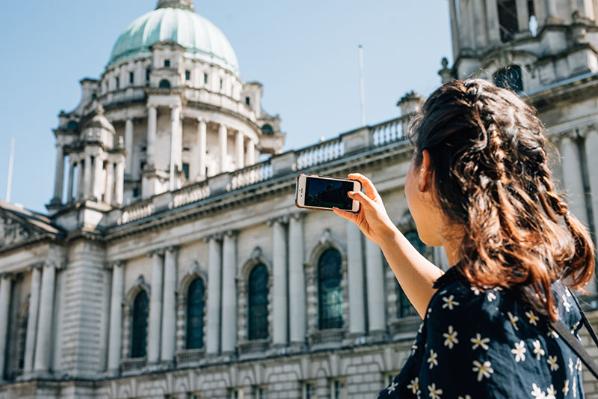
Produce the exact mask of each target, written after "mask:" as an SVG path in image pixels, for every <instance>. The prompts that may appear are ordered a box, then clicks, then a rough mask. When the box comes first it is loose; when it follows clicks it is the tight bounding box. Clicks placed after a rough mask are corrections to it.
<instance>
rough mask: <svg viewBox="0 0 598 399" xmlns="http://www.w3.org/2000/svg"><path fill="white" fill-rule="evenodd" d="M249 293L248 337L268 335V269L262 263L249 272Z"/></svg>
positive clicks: (258, 337)
mask: <svg viewBox="0 0 598 399" xmlns="http://www.w3.org/2000/svg"><path fill="white" fill-rule="evenodd" d="M248 284H249V287H248V290H247V293H248V301H247V302H248V305H249V306H248V312H247V318H248V323H247V324H248V330H249V331H248V334H247V335H248V338H249V339H250V340H252V339H263V338H267V337H268V269H267V268H266V265H264V264H262V263H260V264H259V265H257V266H255V267H254V268H253V270H252V271H251V273H250V274H249V282H248Z"/></svg>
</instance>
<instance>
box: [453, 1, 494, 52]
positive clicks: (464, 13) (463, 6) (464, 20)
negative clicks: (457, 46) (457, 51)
mask: <svg viewBox="0 0 598 399" xmlns="http://www.w3.org/2000/svg"><path fill="white" fill-rule="evenodd" d="M494 1H496V0H494ZM459 5H460V7H459V8H460V10H459V15H460V17H461V20H460V21H459V27H460V28H461V29H459V33H460V35H459V38H460V39H461V46H463V48H468V49H472V48H473V35H472V33H473V32H472V31H473V26H472V18H471V16H472V13H473V7H472V5H471V2H468V1H460V2H459Z"/></svg>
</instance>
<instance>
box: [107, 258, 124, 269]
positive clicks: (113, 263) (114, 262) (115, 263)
mask: <svg viewBox="0 0 598 399" xmlns="http://www.w3.org/2000/svg"><path fill="white" fill-rule="evenodd" d="M125 263H126V262H125V261H124V260H122V259H116V260H111V261H108V262H106V263H105V265H104V267H105V268H106V269H108V270H112V269H117V268H119V267H123V266H124V265H125Z"/></svg>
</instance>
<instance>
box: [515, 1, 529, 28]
mask: <svg viewBox="0 0 598 399" xmlns="http://www.w3.org/2000/svg"><path fill="white" fill-rule="evenodd" d="M527 2H528V0H516V3H515V6H516V10H517V25H518V27H519V29H518V31H519V32H529V11H528V8H527Z"/></svg>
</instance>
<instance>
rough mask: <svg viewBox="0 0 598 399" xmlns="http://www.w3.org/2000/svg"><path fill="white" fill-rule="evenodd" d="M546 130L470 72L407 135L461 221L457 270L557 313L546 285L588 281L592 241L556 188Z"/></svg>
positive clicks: (431, 101) (440, 196)
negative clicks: (424, 155) (426, 156)
mask: <svg viewBox="0 0 598 399" xmlns="http://www.w3.org/2000/svg"><path fill="white" fill-rule="evenodd" d="M544 133H545V128H544V126H543V124H542V122H541V121H540V119H539V118H538V116H537V113H536V111H535V109H534V108H533V107H531V106H530V105H528V104H526V103H525V102H524V101H523V100H522V99H520V98H519V97H518V96H517V95H516V94H515V93H513V92H512V91H510V90H507V89H502V88H499V87H497V86H495V85H493V84H492V83H490V82H488V81H485V80H482V79H467V80H454V81H451V82H448V83H446V84H444V85H442V86H441V87H440V88H438V89H437V90H436V91H435V92H434V93H432V95H431V96H430V97H429V98H428V99H427V100H426V102H425V103H424V105H423V107H422V109H421V111H420V112H419V113H418V115H416V116H415V118H414V119H413V120H412V122H411V125H410V129H409V138H410V140H411V142H412V143H413V145H414V148H415V153H414V162H415V165H416V166H417V167H419V166H421V162H422V151H423V150H424V149H427V150H428V151H429V153H430V159H431V168H432V171H433V176H434V178H433V181H434V188H435V190H434V198H435V200H436V201H437V202H438V204H439V206H440V207H441V209H442V211H443V213H444V214H445V215H446V216H447V217H448V220H449V221H450V223H451V224H456V225H460V226H462V227H463V231H464V235H463V237H460V239H461V240H462V241H461V247H460V251H461V253H460V256H461V259H462V260H463V262H459V263H458V265H457V266H456V267H458V268H459V271H460V272H461V273H462V274H463V275H464V276H465V277H466V278H467V279H468V281H469V282H470V283H471V284H472V285H474V286H477V287H503V288H508V289H512V290H514V291H516V292H517V293H518V294H519V295H521V297H522V298H523V299H524V301H526V302H527V303H528V304H529V305H531V306H532V307H533V308H534V309H535V310H537V311H538V312H539V313H541V314H544V315H548V316H549V317H550V318H551V319H552V320H555V319H556V318H557V312H556V309H555V301H554V298H553V297H552V292H551V289H550V286H551V283H552V282H553V281H555V280H557V279H563V282H565V283H566V284H567V285H568V286H570V287H572V288H576V289H577V288H582V287H583V286H585V285H586V284H587V283H588V282H589V281H590V279H591V278H592V275H593V269H594V247H593V244H592V240H591V238H590V236H589V234H588V231H587V230H586V228H585V227H584V226H583V225H582V224H581V223H580V222H579V220H578V219H577V218H576V217H575V216H573V215H572V214H571V213H570V212H569V207H568V205H567V203H566V202H565V200H564V199H563V197H562V195H560V194H559V193H557V191H556V189H555V185H554V183H553V178H552V172H551V170H550V168H549V166H548V156H547V145H549V142H548V141H547V139H546V136H545V134H544ZM447 234H448V233H447Z"/></svg>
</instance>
